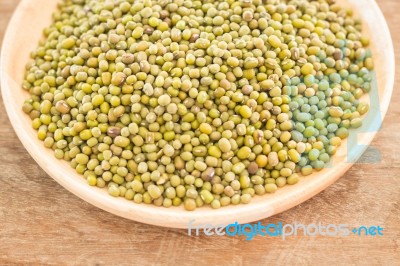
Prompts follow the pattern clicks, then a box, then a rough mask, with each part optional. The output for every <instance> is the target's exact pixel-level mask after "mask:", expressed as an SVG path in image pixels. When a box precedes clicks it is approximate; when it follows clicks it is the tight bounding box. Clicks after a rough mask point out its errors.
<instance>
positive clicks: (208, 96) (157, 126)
mask: <svg viewBox="0 0 400 266" xmlns="http://www.w3.org/2000/svg"><path fill="white" fill-rule="evenodd" d="M361 30H362V26H361V21H360V20H359V19H356V18H354V17H353V14H352V10H351V9H347V8H344V7H342V6H341V5H339V4H337V3H335V1H334V0H219V1H215V0H201V1H200V0H100V1H97V0H63V1H61V2H60V3H59V5H58V10H57V11H55V13H54V14H53V23H52V24H51V25H50V26H49V27H47V28H45V29H44V38H43V39H42V40H41V41H40V43H39V46H38V48H37V49H36V50H35V51H34V52H32V54H31V57H32V59H31V60H30V61H29V63H28V64H27V66H26V73H25V79H24V82H23V85H22V86H23V88H24V89H25V90H27V91H28V92H29V93H30V95H31V97H30V98H29V99H28V100H26V101H25V103H24V105H23V111H24V112H25V113H26V114H28V115H29V116H30V117H31V119H32V126H33V128H34V129H36V130H37V136H38V138H39V139H40V140H42V141H43V142H44V145H45V147H47V148H51V149H53V150H54V154H55V157H56V158H58V159H63V160H66V161H68V162H69V163H70V165H71V166H72V167H73V168H74V169H76V171H77V172H78V173H79V174H82V175H83V176H84V177H85V178H86V180H87V182H88V184H89V185H91V186H97V187H101V188H103V187H104V188H106V189H107V190H108V193H109V194H110V195H112V196H115V197H125V198H126V199H127V200H132V201H134V202H135V203H146V204H154V205H156V206H164V207H170V206H179V205H183V206H184V208H185V209H186V210H194V209H196V208H197V207H201V206H203V205H209V206H211V207H212V208H215V209H218V208H220V207H222V206H227V205H237V204H239V203H244V204H246V203H249V202H250V201H251V198H252V197H253V196H255V195H263V194H266V193H273V192H275V191H276V190H277V189H278V188H281V187H284V186H286V185H293V184H295V183H297V182H298V181H299V179H300V177H301V176H306V175H309V174H311V173H312V172H313V171H314V170H316V171H318V170H321V169H323V168H324V167H325V166H327V165H328V164H329V162H330V158H331V157H332V156H333V155H334V154H335V152H336V150H337V148H338V147H339V146H340V145H341V140H342V139H345V138H346V137H347V136H348V135H349V129H351V128H357V127H360V126H361V123H362V118H361V117H362V115H364V114H365V113H366V112H367V111H368V109H369V106H368V104H367V103H364V102H362V101H360V100H359V99H360V98H361V97H362V96H363V95H364V94H365V93H368V92H369V91H370V89H371V80H372V74H371V73H370V72H371V71H372V70H373V61H372V58H371V52H370V50H369V49H368V44H369V40H368V38H366V37H365V36H363V35H362V32H361Z"/></svg>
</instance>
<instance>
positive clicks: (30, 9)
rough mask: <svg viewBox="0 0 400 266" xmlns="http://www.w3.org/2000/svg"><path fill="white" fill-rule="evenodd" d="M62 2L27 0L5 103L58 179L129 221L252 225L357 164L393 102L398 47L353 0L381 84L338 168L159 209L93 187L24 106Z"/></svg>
mask: <svg viewBox="0 0 400 266" xmlns="http://www.w3.org/2000/svg"><path fill="white" fill-rule="evenodd" d="M57 2H58V1H55V0H22V1H21V3H20V5H19V7H18V8H17V10H16V12H15V14H14V16H13V18H12V19H11V22H10V24H9V26H8V30H7V33H6V36H5V40H4V45H3V49H2V58H1V70H2V73H1V87H2V94H3V100H4V103H5V107H6V110H7V113H8V116H9V118H10V121H11V123H12V125H13V127H14V130H15V131H16V133H17V135H18V137H19V139H20V140H21V142H22V144H23V145H24V146H25V148H26V149H27V150H28V152H29V153H30V154H31V156H32V157H33V158H34V159H35V160H36V162H37V163H38V164H39V165H40V166H41V167H42V168H43V169H44V170H45V171H46V172H47V173H48V174H49V175H50V176H51V177H52V178H54V180H56V181H57V182H58V183H59V184H61V185H62V186H63V187H65V188H66V189H68V190H69V191H70V192H72V193H74V194H75V195H77V196H78V197H80V198H82V199H84V200H85V201H87V202H90V203H91V204H93V205H95V206H97V207H99V208H101V209H103V210H106V211H108V212H111V213H114V214H116V215H119V216H122V217H125V218H128V219H132V220H135V221H139V222H142V223H147V224H153V225H158V226H165V227H175V228H187V226H188V223H189V221H190V220H195V221H194V222H193V223H194V224H198V223H203V224H204V223H213V224H228V223H232V222H235V221H237V222H239V223H247V222H252V221H256V220H260V219H263V218H266V217H269V216H271V215H274V214H277V213H280V212H282V211H285V210H287V209H290V208H292V207H293V206H296V205H298V204H300V203H302V202H304V201H305V200H307V199H309V198H311V197H313V196H314V195H316V194H318V193H319V192H321V191H322V190H323V189H325V188H326V187H328V186H329V185H331V184H332V183H334V182H335V181H336V180H337V179H338V178H339V177H341V176H342V175H343V174H344V173H345V172H346V171H347V170H348V169H349V168H350V167H351V165H352V164H353V163H354V162H355V161H356V160H357V159H358V158H359V157H360V156H361V154H362V153H363V152H364V151H365V149H366V147H367V145H368V144H369V143H370V142H371V141H372V139H373V137H374V135H375V133H376V131H377V130H379V127H380V125H381V122H382V120H383V117H384V116H385V114H386V111H387V109H388V106H389V101H390V97H391V94H392V89H393V82H394V73H395V72H394V52H393V46H392V41H391V36H390V33H389V30H388V27H387V25H386V22H385V19H384V17H383V15H382V13H381V11H380V10H379V7H378V5H377V4H376V2H375V1H374V0H363V1H359V0H349V3H348V4H350V5H352V6H353V7H354V10H356V13H358V14H359V15H360V16H361V17H362V19H363V20H364V23H365V24H364V26H365V30H366V31H367V32H370V33H374V34H370V36H371V39H372V46H371V49H372V52H373V56H374V59H375V63H376V64H375V65H376V83H375V86H374V88H373V90H372V92H371V94H370V99H371V109H370V112H369V113H368V115H367V116H366V117H365V122H364V126H363V127H361V128H359V129H357V130H352V132H351V135H350V138H349V139H348V140H347V141H346V142H344V144H343V145H342V146H341V147H340V149H339V150H338V153H337V154H336V155H335V156H334V158H333V162H332V167H330V168H326V169H324V170H322V171H320V172H315V173H314V174H312V175H310V176H307V177H304V178H302V179H301V181H300V182H299V183H298V184H296V185H294V186H286V187H284V188H282V189H279V190H278V191H277V192H276V193H274V194H269V195H264V196H256V197H254V198H253V200H252V202H251V203H250V204H247V205H237V206H228V207H223V208H220V209H218V210H214V209H211V208H209V207H203V208H198V209H197V210H195V211H193V212H189V211H185V210H184V209H183V207H171V208H163V207H155V206H153V205H146V204H136V203H134V202H131V201H128V200H126V199H124V198H114V197H112V196H110V195H108V193H107V192H106V190H105V189H100V188H96V187H91V186H89V185H88V184H87V183H86V180H85V179H84V178H83V177H82V176H81V175H79V174H77V173H76V172H75V170H74V169H72V168H71V167H70V166H69V164H68V163H67V162H65V161H62V160H57V159H56V158H55V157H54V155H53V151H52V150H50V149H46V148H45V147H44V146H43V143H42V142H41V141H39V140H38V139H37V136H36V132H35V130H33V129H32V127H31V120H30V118H29V117H28V116H27V115H25V114H24V113H23V112H22V110H21V106H22V103H23V102H24V100H25V99H26V98H27V97H28V94H27V93H26V92H25V91H24V90H23V89H22V88H21V82H22V79H23V74H24V66H25V64H26V62H27V61H28V59H29V53H30V52H31V51H33V50H34V48H35V47H36V46H37V43H38V41H39V39H40V38H41V37H42V29H43V28H44V27H46V26H47V25H49V24H50V21H51V14H52V12H53V11H54V10H55V8H56V3H57ZM346 4H347V3H346ZM364 100H368V99H367V98H366V99H364ZM32 189H35V188H32ZM67 208H68V207H67Z"/></svg>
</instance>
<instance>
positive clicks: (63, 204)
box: [0, 0, 400, 265]
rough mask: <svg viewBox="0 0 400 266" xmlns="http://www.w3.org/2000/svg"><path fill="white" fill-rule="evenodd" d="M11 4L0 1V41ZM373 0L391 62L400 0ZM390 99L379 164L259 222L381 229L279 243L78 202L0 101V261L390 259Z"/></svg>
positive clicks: (397, 214)
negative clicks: (162, 223)
mask: <svg viewBox="0 0 400 266" xmlns="http://www.w3.org/2000/svg"><path fill="white" fill-rule="evenodd" d="M360 1H362V0H360ZM18 2H19V1H18V0H0V42H1V38H2V36H3V34H4V31H5V28H6V25H7V22H8V20H9V18H10V16H11V14H12V12H13V10H14V8H15V7H16V5H17V4H18ZM378 3H379V6H380V7H381V8H382V11H383V13H384V14H385V16H386V18H387V21H388V23H389V27H390V30H391V32H392V37H393V41H394V45H395V50H396V59H397V62H400V16H399V15H398V10H400V1H398V0H378ZM21 30H29V27H27V28H25V29H21ZM376 34H379V32H377V33H376ZM396 74H397V75H396V81H395V83H397V82H400V68H397V73H396ZM0 97H1V96H0ZM399 105H400V94H399V93H398V90H397V87H395V90H394V94H393V98H392V103H391V106H390V109H389V112H388V115H387V116H386V119H385V121H384V124H383V127H382V129H381V130H380V132H379V133H378V135H377V137H376V138H375V140H374V142H373V144H372V145H373V147H374V148H375V149H377V150H379V151H380V153H381V156H382V160H381V161H380V162H377V163H374V164H361V163H359V164H356V165H354V166H353V167H352V168H351V170H350V171H349V172H347V174H346V175H344V176H343V177H342V178H341V179H340V180H339V181H338V182H337V183H335V184H334V185H332V186H330V187H329V188H328V189H326V190H325V191H323V192H322V193H320V194H319V195H317V196H316V197H314V198H312V199H310V200H308V201H307V202H305V203H303V204H301V205H299V206H297V207H295V208H293V209H291V210H289V211H286V212H284V213H282V214H279V215H276V216H274V217H271V218H269V219H265V220H263V221H262V223H263V224H266V223H278V222H282V223H284V224H285V223H290V224H293V223H302V224H310V223H319V222H321V223H322V224H325V225H326V224H349V225H351V226H361V225H366V226H373V225H375V226H377V225H379V226H381V227H383V228H384V230H383V233H384V235H383V236H375V237H373V236H354V235H352V236H347V237H328V236H318V237H309V236H308V237H306V236H302V235H301V236H296V237H294V236H293V237H289V238H288V239H286V240H282V239H280V238H273V237H261V236H257V237H255V238H254V239H253V240H251V241H246V240H245V239H244V238H243V237H237V236H236V237H229V236H222V237H221V236H220V237H217V236H211V237H207V236H201V237H195V236H192V237H189V236H188V235H187V231H186V230H179V229H168V228H160V227H156V226H150V225H145V224H141V223H137V222H133V221H129V220H126V219H122V218H119V217H116V216H114V215H112V214H110V213H107V212H105V211H102V210H100V209H97V208H96V207H94V206H92V205H90V204H88V203H86V202H84V201H82V200H81V199H79V198H77V197H75V196H74V195H72V194H71V193H69V192H68V191H66V190H65V189H64V188H63V187H61V186H60V185H58V184H57V183H56V182H55V181H53V179H51V178H50V177H49V176H48V175H47V174H46V173H45V172H44V171H43V170H41V168H40V167H39V166H38V165H37V164H36V163H35V161H34V160H33V159H32V158H31V157H30V156H29V154H28V153H27V152H26V151H25V149H24V147H23V146H22V145H21V143H20V141H19V140H18V138H17V136H16V134H15V133H14V131H13V129H12V127H11V124H10V122H9V121H8V118H7V116H6V113H5V110H4V104H3V102H2V101H0V125H1V126H0V182H1V183H0V265H4V264H28V263H29V264H39V263H40V264H56V265H62V264H77V265H82V264H84V265H87V264H89V265H93V264H96V265H109V264H137V265H165V264H175V263H180V264H184V265H186V264H187V265H198V264H199V265H204V264H208V265H213V264H222V265H228V264H229V265H258V264H263V265H265V264H287V265H291V264H295V263H296V264H299V265H310V264H318V265H325V264H328V265H331V264H343V265H344V264H345V265H356V264H357V265H358V264H369V265H400V155H399V153H398V152H399V148H398V147H399V146H400V137H399V132H400V120H399V117H400V107H399ZM178 258H179V260H178Z"/></svg>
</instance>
